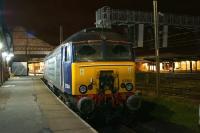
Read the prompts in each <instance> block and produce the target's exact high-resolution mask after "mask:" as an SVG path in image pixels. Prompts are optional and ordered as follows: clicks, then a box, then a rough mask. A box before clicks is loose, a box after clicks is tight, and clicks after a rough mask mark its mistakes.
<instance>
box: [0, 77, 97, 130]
mask: <svg viewBox="0 0 200 133" xmlns="http://www.w3.org/2000/svg"><path fill="white" fill-rule="evenodd" d="M0 132H1V133H95V132H96V130H94V129H93V128H92V127H91V126H90V125H88V124H87V123H86V122H84V120H82V119H81V118H80V117H79V116H78V115H76V114H75V113H74V112H72V111H71V110H70V109H69V108H68V107H67V106H66V105H64V104H63V103H62V102H60V101H59V100H58V99H57V98H56V97H55V96H54V95H53V94H52V93H51V91H50V90H48V88H47V87H46V86H45V84H44V83H43V82H42V81H41V80H40V78H39V77H13V78H10V79H9V81H7V82H5V84H4V85H2V86H1V87H0Z"/></svg>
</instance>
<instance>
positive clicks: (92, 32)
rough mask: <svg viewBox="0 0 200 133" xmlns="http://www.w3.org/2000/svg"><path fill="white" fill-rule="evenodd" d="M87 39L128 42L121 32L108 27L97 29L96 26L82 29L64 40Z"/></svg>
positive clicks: (79, 40) (77, 40)
mask: <svg viewBox="0 0 200 133" xmlns="http://www.w3.org/2000/svg"><path fill="white" fill-rule="evenodd" d="M88 40H112V41H123V42H128V40H127V39H126V38H125V37H124V36H123V35H121V34H119V33H116V32H112V31H111V30H108V29H97V28H90V29H84V30H82V31H80V32H77V33H75V34H73V35H72V36H70V37H69V38H67V40H65V41H64V43H65V42H81V41H88Z"/></svg>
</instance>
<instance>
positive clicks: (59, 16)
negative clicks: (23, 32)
mask: <svg viewBox="0 0 200 133" xmlns="http://www.w3.org/2000/svg"><path fill="white" fill-rule="evenodd" d="M158 1H159V0H158ZM197 1H198V0H187V1H186V0H160V1H159V4H158V6H159V10H160V11H162V12H169V13H176V14H177V13H178V14H192V15H200V8H199V5H200V4H198V2H197ZM103 6H110V7H111V8H116V9H131V10H142V11H152V0H72V1H70V0H4V14H5V21H6V23H7V24H8V26H9V27H11V28H12V27H15V26H24V27H25V28H27V29H28V31H29V32H31V33H33V34H34V35H36V36H38V37H39V38H40V39H43V40H45V41H47V42H49V43H50V44H53V45H57V44H58V43H59V25H63V30H64V38H65V39H66V38H67V37H68V36H69V35H71V34H73V33H75V32H77V31H79V30H81V29H83V28H86V27H94V26H95V25H94V23H95V11H96V10H97V9H98V8H101V7H103Z"/></svg>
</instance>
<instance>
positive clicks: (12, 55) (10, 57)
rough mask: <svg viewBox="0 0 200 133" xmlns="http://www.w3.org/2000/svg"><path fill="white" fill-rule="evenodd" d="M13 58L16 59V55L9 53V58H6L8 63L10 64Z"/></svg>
mask: <svg viewBox="0 0 200 133" xmlns="http://www.w3.org/2000/svg"><path fill="white" fill-rule="evenodd" d="M12 57H14V54H13V53H9V54H8V56H7V57H6V61H7V62H9V61H10V60H11V59H12Z"/></svg>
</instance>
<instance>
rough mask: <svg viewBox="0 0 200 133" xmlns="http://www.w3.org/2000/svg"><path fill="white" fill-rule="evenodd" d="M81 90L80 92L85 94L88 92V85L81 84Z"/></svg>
mask: <svg viewBox="0 0 200 133" xmlns="http://www.w3.org/2000/svg"><path fill="white" fill-rule="evenodd" d="M79 91H80V93H82V94H85V93H86V92H87V86H85V85H81V86H80V87H79Z"/></svg>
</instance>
